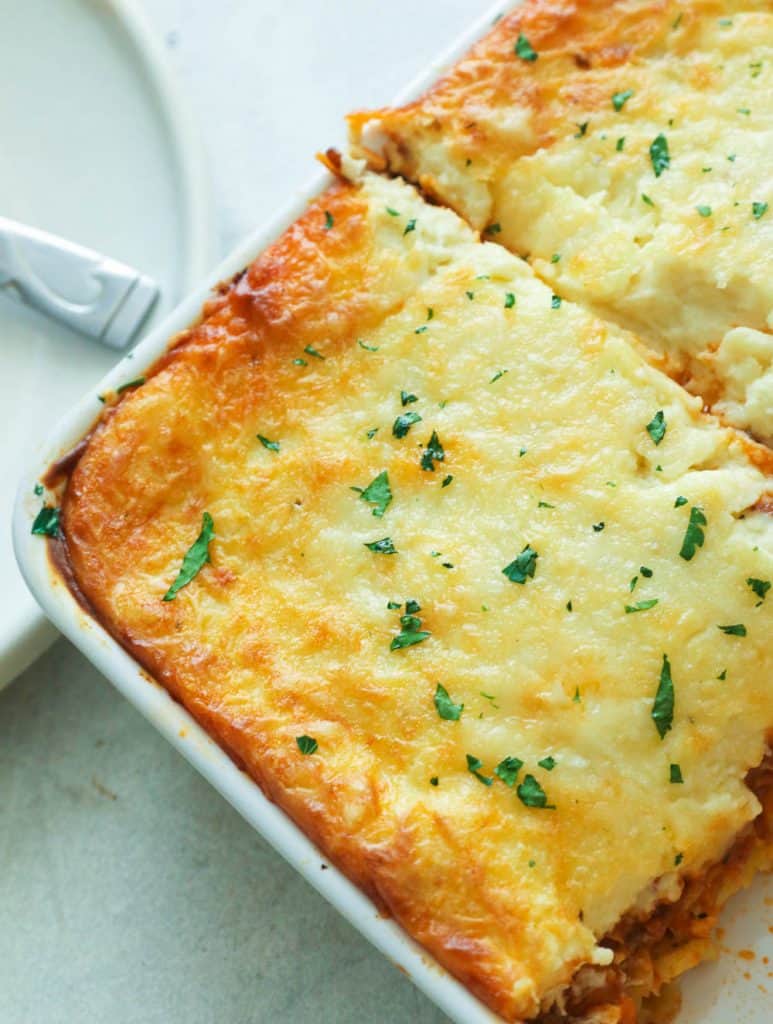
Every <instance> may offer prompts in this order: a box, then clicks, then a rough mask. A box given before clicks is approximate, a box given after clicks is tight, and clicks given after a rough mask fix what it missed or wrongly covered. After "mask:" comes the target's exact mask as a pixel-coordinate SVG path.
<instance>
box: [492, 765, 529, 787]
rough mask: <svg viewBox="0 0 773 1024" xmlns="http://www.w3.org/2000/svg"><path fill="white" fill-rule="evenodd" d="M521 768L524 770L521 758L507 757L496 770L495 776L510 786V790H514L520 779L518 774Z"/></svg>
mask: <svg viewBox="0 0 773 1024" xmlns="http://www.w3.org/2000/svg"><path fill="white" fill-rule="evenodd" d="M521 768H523V761H522V760H521V759H520V757H505V758H503V759H502V760H501V761H500V762H499V764H498V765H497V766H496V768H495V769H494V774H495V775H496V776H497V778H500V779H501V780H502V782H504V784H505V785H506V786H509V787H510V789H512V788H513V786H514V785H515V783H516V780H517V779H518V772H519V771H520V770H521Z"/></svg>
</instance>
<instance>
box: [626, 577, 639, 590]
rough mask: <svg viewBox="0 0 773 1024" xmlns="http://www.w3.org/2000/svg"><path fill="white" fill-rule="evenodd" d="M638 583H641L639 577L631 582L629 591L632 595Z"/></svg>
mask: <svg viewBox="0 0 773 1024" xmlns="http://www.w3.org/2000/svg"><path fill="white" fill-rule="evenodd" d="M638 582H639V577H638V576H634V577H633V579H632V580H631V582H630V583H629V584H628V589H629V590H630V592H631V593H633V592H634V590H635V589H636V584H637V583H638Z"/></svg>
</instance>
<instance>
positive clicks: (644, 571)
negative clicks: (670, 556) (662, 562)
mask: <svg viewBox="0 0 773 1024" xmlns="http://www.w3.org/2000/svg"><path fill="white" fill-rule="evenodd" d="M639 572H640V573H641V574H642V576H643V577H644V578H645V579H647V580H648V579H650V577H651V576H652V569H648V568H647V566H646V565H640V566H639Z"/></svg>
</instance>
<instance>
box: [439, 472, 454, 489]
mask: <svg viewBox="0 0 773 1024" xmlns="http://www.w3.org/2000/svg"><path fill="white" fill-rule="evenodd" d="M452 480H453V477H452V476H451V474H450V473H449V474H448V476H445V477H443V483H442V484H441V485H440V486H441V487H448V485H449V484H450V483H451V481H452Z"/></svg>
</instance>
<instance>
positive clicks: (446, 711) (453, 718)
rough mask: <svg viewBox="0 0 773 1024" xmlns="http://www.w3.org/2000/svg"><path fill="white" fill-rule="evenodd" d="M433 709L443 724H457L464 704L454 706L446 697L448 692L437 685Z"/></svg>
mask: <svg viewBox="0 0 773 1024" xmlns="http://www.w3.org/2000/svg"><path fill="white" fill-rule="evenodd" d="M435 707H436V708H437V713H438V714H439V715H440V717H441V718H442V719H443V721H444V722H458V721H459V719H460V718H461V715H462V712H463V711H464V704H454V702H453V701H452V700H451V698H450V697H449V695H448V690H447V689H446V688H445V686H441V684H440V683H438V684H437V689H436V690H435Z"/></svg>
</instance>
